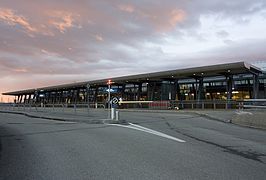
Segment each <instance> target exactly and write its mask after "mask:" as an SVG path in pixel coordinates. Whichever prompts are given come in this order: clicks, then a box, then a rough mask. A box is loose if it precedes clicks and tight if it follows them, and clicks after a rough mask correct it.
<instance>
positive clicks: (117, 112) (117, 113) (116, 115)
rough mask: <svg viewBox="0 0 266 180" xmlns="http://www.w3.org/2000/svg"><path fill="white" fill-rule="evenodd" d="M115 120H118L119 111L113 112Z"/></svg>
mask: <svg viewBox="0 0 266 180" xmlns="http://www.w3.org/2000/svg"><path fill="white" fill-rule="evenodd" d="M115 120H117V121H119V111H116V112H115Z"/></svg>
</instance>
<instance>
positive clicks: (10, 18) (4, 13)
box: [0, 8, 37, 32]
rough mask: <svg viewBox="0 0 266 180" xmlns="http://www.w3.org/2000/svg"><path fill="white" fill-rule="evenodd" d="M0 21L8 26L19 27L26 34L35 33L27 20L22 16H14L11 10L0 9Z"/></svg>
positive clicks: (34, 29)
mask: <svg viewBox="0 0 266 180" xmlns="http://www.w3.org/2000/svg"><path fill="white" fill-rule="evenodd" d="M0 20H2V21H4V22H5V23H7V24H8V25H12V26H15V25H17V24H18V25H20V26H22V27H23V29H25V30H26V31H28V32H36V31H37V29H36V28H34V27H33V26H32V25H31V24H30V23H29V21H28V20H27V18H25V17H24V16H22V15H16V14H15V12H14V11H13V10H12V9H5V8H0Z"/></svg>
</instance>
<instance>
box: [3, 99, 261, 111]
mask: <svg viewBox="0 0 266 180" xmlns="http://www.w3.org/2000/svg"><path fill="white" fill-rule="evenodd" d="M0 108H1V109H2V110H3V109H5V110H18V111H20V110H23V111H44V110H49V111H62V112H70V111H72V112H76V111H79V110H82V111H84V109H86V108H87V109H88V110H89V109H90V108H103V109H104V108H107V105H106V104H105V103H90V104H89V106H88V104H34V103H32V104H27V103H25V104H24V103H21V104H19V103H17V104H13V103H0ZM118 108H119V109H130V108H140V109H161V110H167V109H169V110H171V109H172V110H173V109H248V108H253V109H254V108H259V109H262V108H266V99H245V100H203V101H197V100H186V101H128V102H127V101H123V103H121V104H120V105H119V106H118Z"/></svg>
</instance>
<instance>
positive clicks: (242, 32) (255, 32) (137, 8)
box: [0, 0, 266, 101]
mask: <svg viewBox="0 0 266 180" xmlns="http://www.w3.org/2000/svg"><path fill="white" fill-rule="evenodd" d="M0 33H1V34H2V36H1V37H0V75H1V76H0V84H1V87H0V93H3V92H8V91H13V90H18V89H28V88H29V87H30V88H31V87H32V88H36V87H45V86H49V85H56V84H65V83H71V82H75V81H78V82H82V81H87V80H92V79H103V78H110V77H118V76H125V75H129V74H140V73H147V72H158V71H165V70H171V69H176V68H173V67H178V69H179V68H180V69H182V68H189V67H199V66H205V65H209V64H217V63H221V64H223V63H231V62H239V61H245V62H247V63H250V64H254V65H258V64H259V63H258V62H262V64H263V63H264V64H265V62H266V52H265V49H264V47H265V46H266V2H265V1H263V0H254V1H246V0H238V1H234V2H233V3H232V2H225V1H222V0H207V1H204V2H202V1H199V0H193V1H183V0H178V1H176V0H166V1H164V2H161V1H151V0H147V1H132V0H127V1H123V2H119V1H104V0H99V1H97V2H96V1H91V0H78V1H75V2H70V1H64V0H63V1H60V2H54V1H51V0H47V1H40V0H36V1H34V2H33V1H29V0H21V1H19V3H17V2H16V1H8V0H3V1H1V2H0ZM262 66H263V68H265V67H266V66H265V65H262ZM0 97H1V98H0V100H1V101H2V100H3V101H7V100H8V98H10V99H11V97H4V96H2V94H1V96H0Z"/></svg>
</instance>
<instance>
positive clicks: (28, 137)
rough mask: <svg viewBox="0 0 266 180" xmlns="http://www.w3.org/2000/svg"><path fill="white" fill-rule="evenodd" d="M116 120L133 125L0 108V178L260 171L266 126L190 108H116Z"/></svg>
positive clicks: (208, 175)
mask: <svg viewBox="0 0 266 180" xmlns="http://www.w3.org/2000/svg"><path fill="white" fill-rule="evenodd" d="M121 118H122V119H125V120H127V121H128V122H131V123H133V125H129V126H123V127H122V126H121V125H108V124H88V123H82V122H78V123H72V122H62V121H53V120H45V119H39V118H29V117H26V116H23V115H13V114H2V113H0V179H1V180H2V179H4V180H7V179H15V180H18V179H19V180H23V179H25V180H26V179H27V180H29V179H38V180H41V179H45V180H48V179H56V180H59V179H64V180H65V179H99V180H103V179H115V180H117V179H153V180H154V179H171V180H172V179H204V180H205V179H241V180H242V179H256V180H258V179H265V177H266V138H265V137H266V131H262V130H256V129H250V128H244V127H239V126H236V125H232V124H227V123H222V122H218V121H213V120H208V119H205V118H203V117H200V116H197V115H192V114H173V113H170V114H167V113H140V112H138V113H134V112H122V113H121ZM134 124H135V125H134ZM139 126H141V127H139ZM145 128H149V129H145ZM152 130H155V131H158V132H161V133H164V134H160V133H158V132H154V131H152ZM167 135H169V136H167ZM171 137H172V139H171ZM178 140H183V141H185V142H182V141H178Z"/></svg>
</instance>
